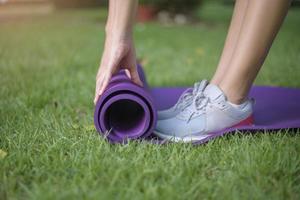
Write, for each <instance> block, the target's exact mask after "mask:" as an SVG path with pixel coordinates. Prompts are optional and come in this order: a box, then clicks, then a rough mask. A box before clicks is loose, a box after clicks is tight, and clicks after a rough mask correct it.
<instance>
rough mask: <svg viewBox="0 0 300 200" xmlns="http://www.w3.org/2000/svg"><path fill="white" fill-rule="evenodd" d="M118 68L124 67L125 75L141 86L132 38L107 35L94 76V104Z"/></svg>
mask: <svg viewBox="0 0 300 200" xmlns="http://www.w3.org/2000/svg"><path fill="white" fill-rule="evenodd" d="M120 69H125V72H126V74H127V76H128V77H129V78H130V79H131V80H132V81H133V82H134V83H136V84H138V85H140V86H142V82H141V80H140V78H139V75H138V72H137V67H136V57H135V48H134V44H133V40H132V38H131V37H126V38H119V37H114V36H108V37H107V38H106V41H105V46H104V52H103V55H102V59H101V64H100V67H99V70H98V73H97V77H96V92H95V99H94V103H95V104H96V103H97V100H98V98H99V96H100V95H101V94H102V93H103V91H104V90H105V88H106V87H107V85H108V83H109V81H110V79H111V77H112V75H114V74H116V73H118V72H119V70H120Z"/></svg>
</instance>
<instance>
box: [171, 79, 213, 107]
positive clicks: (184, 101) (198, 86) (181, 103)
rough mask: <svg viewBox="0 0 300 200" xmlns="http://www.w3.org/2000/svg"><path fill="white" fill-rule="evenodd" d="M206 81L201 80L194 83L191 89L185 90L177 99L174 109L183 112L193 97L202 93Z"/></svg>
mask: <svg viewBox="0 0 300 200" xmlns="http://www.w3.org/2000/svg"><path fill="white" fill-rule="evenodd" d="M206 85H207V81H206V80H203V81H201V82H196V83H195V84H194V87H193V89H192V90H191V89H188V90H186V91H185V92H184V93H183V94H182V95H181V96H180V97H179V99H178V102H177V103H176V104H175V109H179V110H183V109H184V108H186V107H187V106H189V105H191V104H192V102H193V99H194V97H195V96H197V95H198V94H200V93H203V91H204V89H205V87H206Z"/></svg>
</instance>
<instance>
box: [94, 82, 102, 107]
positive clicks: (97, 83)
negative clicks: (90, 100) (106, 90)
mask: <svg viewBox="0 0 300 200" xmlns="http://www.w3.org/2000/svg"><path fill="white" fill-rule="evenodd" d="M102 82H103V81H102V79H101V78H99V79H97V82H96V89H95V98H94V104H96V103H97V101H98V99H99V96H100V95H99V94H100V89H101V88H102Z"/></svg>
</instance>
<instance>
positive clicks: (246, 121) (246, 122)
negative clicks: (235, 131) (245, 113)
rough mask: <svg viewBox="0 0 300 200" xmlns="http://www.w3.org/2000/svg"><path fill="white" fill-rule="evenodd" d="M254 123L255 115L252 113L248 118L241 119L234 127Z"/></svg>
mask: <svg viewBox="0 0 300 200" xmlns="http://www.w3.org/2000/svg"><path fill="white" fill-rule="evenodd" d="M253 124H254V117H253V115H250V116H249V117H248V118H246V119H244V120H243V121H240V122H239V123H238V124H236V125H234V126H232V127H239V126H247V125H253Z"/></svg>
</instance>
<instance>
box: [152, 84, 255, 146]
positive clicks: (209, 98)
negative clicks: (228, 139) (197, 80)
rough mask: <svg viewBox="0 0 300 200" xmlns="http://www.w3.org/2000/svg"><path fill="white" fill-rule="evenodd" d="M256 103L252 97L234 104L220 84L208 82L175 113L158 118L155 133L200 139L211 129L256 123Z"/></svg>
mask: <svg viewBox="0 0 300 200" xmlns="http://www.w3.org/2000/svg"><path fill="white" fill-rule="evenodd" d="M253 104H254V101H253V100H252V99H247V100H246V101H245V102H244V103H242V104H240V105H235V104H232V103H230V102H229V101H227V100H226V96H225V94H224V93H223V92H222V91H221V89H220V88H219V87H218V86H216V85H213V84H209V85H208V86H207V87H206V88H205V90H204V92H202V93H199V94H198V95H196V96H195V97H194V98H193V102H192V103H191V104H190V105H189V106H187V107H186V108H184V109H183V110H182V111H180V112H179V113H178V114H177V115H176V116H174V117H172V118H169V119H163V120H158V122H157V126H156V128H155V131H154V133H155V134H156V135H157V136H159V137H160V138H163V139H168V140H172V141H175V142H177V141H178V142H179V141H182V142H194V141H200V140H203V139H205V138H207V137H209V135H208V134H209V133H212V132H216V131H220V130H223V129H226V128H230V127H236V126H242V125H250V124H253V117H252V113H253Z"/></svg>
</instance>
